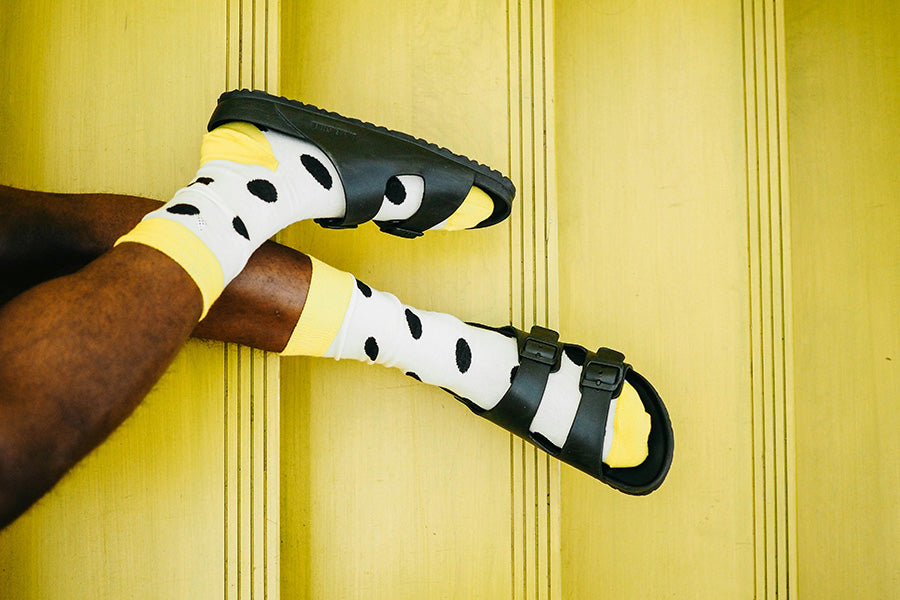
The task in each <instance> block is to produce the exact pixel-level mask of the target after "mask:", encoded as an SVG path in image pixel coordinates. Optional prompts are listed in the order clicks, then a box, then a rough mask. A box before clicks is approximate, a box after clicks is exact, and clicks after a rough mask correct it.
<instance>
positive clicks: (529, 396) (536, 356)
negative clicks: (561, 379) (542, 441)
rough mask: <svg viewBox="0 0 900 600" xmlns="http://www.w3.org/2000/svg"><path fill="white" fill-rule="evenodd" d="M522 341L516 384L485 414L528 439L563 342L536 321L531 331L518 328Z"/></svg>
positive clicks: (518, 337)
mask: <svg viewBox="0 0 900 600" xmlns="http://www.w3.org/2000/svg"><path fill="white" fill-rule="evenodd" d="M516 339H517V341H518V344H519V368H518V369H517V371H516V375H515V377H513V380H512V384H511V385H510V386H509V390H507V392H506V394H504V396H503V398H501V399H500V402H498V403H497V405H496V406H495V407H494V408H492V409H490V410H488V411H485V412H483V413H481V416H483V417H484V418H486V419H489V420H490V421H493V422H494V423H496V424H497V425H500V426H501V427H503V428H504V429H506V430H508V431H511V432H512V433H515V434H516V435H518V436H520V437H523V438H525V439H530V433H529V430H528V428H529V427H530V426H531V422H532V421H533V420H534V415H535V413H537V409H538V406H540V404H541V398H542V397H543V395H544V388H546V387H547V379H548V378H549V377H550V373H551V372H553V371H555V370H557V369H559V360H560V357H561V356H562V345H561V344H559V334H558V333H556V332H555V331H552V330H550V329H546V328H544V327H540V326H538V325H535V326H534V327H532V328H531V333H529V334H525V333H523V332H521V331H516Z"/></svg>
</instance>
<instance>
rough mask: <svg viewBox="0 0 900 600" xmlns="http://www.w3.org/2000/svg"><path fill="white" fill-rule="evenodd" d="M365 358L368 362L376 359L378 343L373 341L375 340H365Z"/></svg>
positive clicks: (371, 338)
mask: <svg viewBox="0 0 900 600" xmlns="http://www.w3.org/2000/svg"><path fill="white" fill-rule="evenodd" d="M365 348H366V356H368V357H369V360H375V359H376V358H378V342H376V341H375V338H373V337H370V338H368V339H367V340H366V346H365Z"/></svg>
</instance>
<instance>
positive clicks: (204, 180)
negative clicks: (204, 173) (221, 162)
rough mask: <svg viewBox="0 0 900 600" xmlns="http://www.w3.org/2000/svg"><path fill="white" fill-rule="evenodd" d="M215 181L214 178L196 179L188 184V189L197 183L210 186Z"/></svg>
mask: <svg viewBox="0 0 900 600" xmlns="http://www.w3.org/2000/svg"><path fill="white" fill-rule="evenodd" d="M213 181H214V180H213V178H212V177H198V178H197V179H195V180H194V181H192V182H191V183H189V184H188V187H191V186H192V185H194V184H196V183H200V184H202V185H209V184H211V183H212V182H213Z"/></svg>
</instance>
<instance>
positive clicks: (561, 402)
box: [324, 281, 615, 459]
mask: <svg viewBox="0 0 900 600" xmlns="http://www.w3.org/2000/svg"><path fill="white" fill-rule="evenodd" d="M580 350H581V355H580V356H581V358H580V362H579V357H578V354H579V347H577V346H567V347H566V352H565V356H564V357H563V358H562V364H561V366H560V369H559V370H558V371H557V372H556V373H552V374H551V375H550V379H549V380H548V382H547V388H546V390H545V392H544V397H543V399H542V401H541V404H540V407H539V408H538V411H537V414H536V415H535V417H534V420H533V422H532V423H531V431H532V432H535V433H538V434H540V435H541V436H543V437H544V438H546V439H547V440H549V441H550V442H551V443H552V444H554V445H556V446H557V447H562V446H563V445H564V444H565V441H566V438H567V437H568V435H569V429H570V428H571V427H572V422H573V421H574V419H575V414H576V412H577V409H578V403H579V401H580V398H581V392H580V390H579V388H578V381H579V378H580V375H581V364H583V361H584V350H583V349H580ZM324 356H328V357H332V358H335V359H344V358H352V359H356V360H361V361H365V362H368V363H370V364H375V363H377V364H381V365H384V366H388V367H396V368H398V369H400V370H402V371H404V372H405V373H406V374H407V375H408V376H410V377H413V378H415V379H418V380H419V381H422V382H424V383H428V384H431V385H435V386H439V387H443V388H446V389H449V390H451V391H453V392H454V393H455V394H457V395H459V396H462V397H463V398H466V399H468V400H469V401H471V402H472V403H474V404H476V405H477V406H479V407H481V408H483V409H486V410H487V409H491V408H493V407H494V406H495V405H496V404H497V403H498V402H499V401H500V399H501V398H502V397H503V395H504V394H505V393H506V391H507V389H509V386H510V381H511V378H512V374H513V372H514V371H515V369H516V368H517V367H518V364H519V355H518V347H517V344H516V341H515V339H514V338H508V337H506V336H504V335H502V334H500V333H497V332H496V331H492V330H488V329H483V328H481V327H475V326H472V325H468V324H466V323H463V322H462V321H460V320H459V319H457V318H456V317H454V316H452V315H448V314H444V313H437V312H429V311H424V310H418V309H414V308H411V307H409V306H406V305H404V304H402V303H401V302H400V301H399V300H398V299H397V298H396V297H395V296H393V295H392V294H389V293H386V292H380V291H378V290H373V289H372V288H370V287H369V286H367V285H366V284H364V283H363V282H361V281H356V282H355V287H354V288H353V291H352V296H351V298H350V302H349V306H348V307H347V311H346V313H345V316H344V320H343V323H342V325H341V327H340V330H339V331H338V333H337V336H336V337H335V338H334V340H333V341H332V342H331V345H330V346H329V348H328V350H327V351H326V352H325V354H324ZM614 420H615V401H613V404H612V405H611V407H610V412H609V418H608V420H607V423H606V438H605V443H604V450H603V458H604V459H605V458H606V457H607V455H608V453H609V450H610V447H611V446H612V443H613V437H614Z"/></svg>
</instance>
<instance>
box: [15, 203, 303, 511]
mask: <svg viewBox="0 0 900 600" xmlns="http://www.w3.org/2000/svg"><path fill="white" fill-rule="evenodd" d="M157 206H159V202H156V201H153V200H149V199H145V198H136V197H131V196H111V195H103V194H93V195H79V196H70V195H56V194H44V193H36V192H23V191H20V190H14V189H12V188H7V187H2V186H0V303H4V304H3V305H2V306H0V527H3V526H5V525H6V524H8V523H10V522H12V521H13V520H14V519H15V518H16V517H17V516H18V515H19V514H21V513H22V512H24V511H25V510H26V509H27V508H28V507H29V506H30V505H31V504H32V503H34V502H35V501H36V500H37V499H38V498H40V497H41V496H42V495H43V494H44V493H45V492H46V491H47V490H49V489H50V488H51V487H52V486H53V485H54V484H55V483H56V482H57V481H58V480H59V479H60V478H61V477H62V476H63V474H64V473H65V472H66V471H67V470H68V469H69V468H71V467H72V466H73V465H74V464H75V463H76V462H78V460H80V459H81V458H82V457H84V456H85V455H86V454H87V453H88V452H90V451H91V450H92V449H93V448H94V447H96V446H97V445H98V444H100V443H101V442H102V441H103V440H104V439H105V438H106V437H107V436H108V435H109V434H110V433H111V432H112V431H113V430H114V429H115V428H116V427H118V425H119V424H120V423H121V422H122V421H123V420H125V418H126V417H128V415H130V414H131V412H132V411H133V410H134V409H135V407H136V406H137V405H138V404H139V403H140V401H141V400H142V399H143V397H144V396H145V395H146V394H147V392H149V390H150V389H151V388H152V387H153V385H154V384H155V383H156V381H157V380H158V379H159V377H160V376H161V375H162V374H163V372H164V371H165V369H166V368H167V367H168V365H169V364H170V363H171V361H172V360H173V359H174V357H175V355H176V354H177V353H178V350H179V349H180V348H181V346H182V345H183V344H184V342H185V341H186V340H187V339H188V337H190V336H191V335H192V334H193V335H195V336H199V337H205V338H210V339H216V340H223V341H230V342H239V343H243V344H247V345H251V346H254V347H256V348H261V349H265V350H271V351H280V350H281V349H283V348H284V346H285V344H286V343H287V340H288V339H289V337H290V334H291V332H292V331H293V328H294V326H295V324H296V322H297V319H298V318H299V315H300V312H301V311H302V309H303V304H304V303H305V300H306V293H307V291H308V286H309V278H310V275H311V266H310V261H309V258H308V257H306V256H304V255H302V254H300V253H298V252H295V251H293V250H291V249H289V248H286V247H283V246H279V245H277V244H271V243H267V244H265V245H263V247H261V248H260V249H259V250H258V251H257V252H256V253H255V254H254V255H253V256H252V257H251V259H250V262H249V263H248V265H247V267H246V268H245V269H244V271H243V272H242V273H241V275H240V276H238V277H237V278H236V279H235V280H234V281H233V282H232V283H231V284H230V285H229V286H228V287H227V288H226V290H225V291H224V292H223V294H222V296H221V297H220V299H219V301H218V302H216V304H215V305H214V306H213V307H212V308H211V309H210V311H209V314H208V315H207V317H206V318H205V319H204V320H203V322H202V323H200V324H199V325H198V323H197V321H198V319H199V317H200V313H201V310H202V300H201V296H200V292H199V290H198V288H197V287H196V285H195V284H194V282H193V280H191V279H190V277H189V276H188V275H187V274H186V273H185V272H184V270H183V269H182V268H181V267H180V266H179V265H178V264H177V263H176V262H174V261H173V260H171V259H170V258H168V257H167V256H165V255H164V254H162V253H160V252H158V251H156V250H154V249H153V248H149V247H146V246H143V245H140V244H131V243H126V244H122V245H121V246H118V247H116V248H112V249H110V248H111V247H112V245H113V243H114V242H115V240H116V239H118V237H119V236H121V235H122V234H124V233H125V232H127V231H128V230H130V229H131V228H132V227H133V226H134V224H135V223H137V221H139V220H140V218H141V217H142V216H143V215H144V214H146V213H147V212H149V211H150V210H153V209H154V208H156V207H157ZM23 265H24V266H23ZM49 373H52V374H53V376H52V377H48V374H49Z"/></svg>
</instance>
